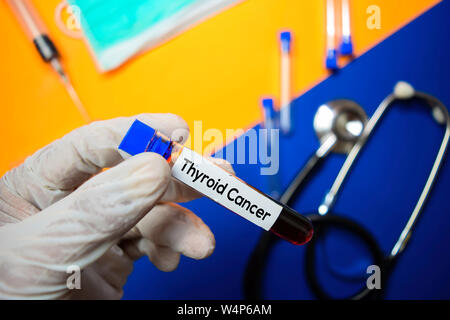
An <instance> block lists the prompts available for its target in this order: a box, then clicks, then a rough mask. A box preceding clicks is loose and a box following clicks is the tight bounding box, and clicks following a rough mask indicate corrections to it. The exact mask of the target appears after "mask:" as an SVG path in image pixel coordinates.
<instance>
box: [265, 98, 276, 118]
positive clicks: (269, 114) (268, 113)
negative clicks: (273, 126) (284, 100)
mask: <svg viewBox="0 0 450 320" xmlns="http://www.w3.org/2000/svg"><path fill="white" fill-rule="evenodd" d="M262 106H263V109H264V115H265V117H266V118H268V119H271V120H273V119H274V117H275V109H274V104H273V99H272V98H264V99H263V100H262Z"/></svg>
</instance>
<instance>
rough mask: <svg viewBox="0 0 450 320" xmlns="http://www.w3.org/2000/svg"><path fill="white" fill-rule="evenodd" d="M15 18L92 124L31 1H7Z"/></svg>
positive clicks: (85, 118) (79, 109)
mask: <svg viewBox="0 0 450 320" xmlns="http://www.w3.org/2000/svg"><path fill="white" fill-rule="evenodd" d="M7 3H8V4H9V6H10V7H11V9H12V11H13V12H14V14H15V16H16V17H17V19H18V20H19V22H20V24H21V26H22V28H23V30H24V31H25V33H26V35H27V36H28V38H29V39H30V40H31V41H32V42H33V43H34V46H35V47H36V49H37V50H38V52H39V54H40V56H41V58H42V59H43V60H44V61H45V62H46V63H49V64H50V65H51V66H52V68H53V70H55V71H56V73H57V74H58V75H59V76H60V78H61V80H62V82H63V83H64V86H65V87H66V90H67V92H68V94H69V96H70V98H71V99H72V101H73V102H74V104H75V106H76V107H77V109H78V111H79V112H80V114H81V116H82V117H83V119H84V120H85V121H86V122H91V118H90V116H89V114H88V113H87V111H86V109H85V108H84V106H83V104H82V103H81V100H80V98H79V97H78V95H77V93H76V91H75V89H74V88H73V86H72V83H71V82H70V80H69V77H68V76H67V74H66V73H65V71H64V69H63V67H62V65H61V62H60V60H59V58H60V54H59V52H58V50H57V49H56V47H55V44H54V43H53V41H52V40H51V39H50V38H49V36H48V32H47V30H46V28H45V25H44V23H43V22H42V20H41V19H40V17H39V15H38V14H37V12H36V10H35V9H34V7H33V6H32V4H31V2H30V0H7Z"/></svg>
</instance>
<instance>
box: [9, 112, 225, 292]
mask: <svg viewBox="0 0 450 320" xmlns="http://www.w3.org/2000/svg"><path fill="white" fill-rule="evenodd" d="M138 119H139V120H141V121H143V122H145V123H147V124H149V125H150V126H152V127H153V128H155V129H157V130H158V131H160V132H162V133H164V134H165V135H167V136H170V137H172V138H173V139H174V140H176V141H183V140H185V139H186V138H187V134H188V127H187V125H186V123H185V122H184V121H183V120H182V119H180V118H179V117H177V116H174V115H170V114H144V115H140V116H138ZM134 120H135V117H132V118H117V119H114V120H109V121H101V122H95V123H92V124H90V125H87V126H84V127H81V128H79V129H77V130H75V131H73V132H71V133H69V134H68V135H66V136H65V137H63V138H62V139H60V140H57V141H55V142H53V143H52V144H50V145H48V146H47V147H45V148H43V149H41V150H40V151H38V152H37V153H36V154H34V155H33V156H31V157H29V158H28V159H27V160H26V161H25V162H24V164H22V165H21V166H19V167H17V168H15V169H13V170H11V171H10V172H8V173H6V174H5V176H3V178H2V179H1V180H0V297H1V298H7V299H15V298H18V299H21V298H25V299H51V298H77V299H80V298H83V299H88V298H91V299H94V298H99V299H119V298H121V296H122V294H123V292H122V287H123V285H124V284H125V283H126V279H127V277H128V275H129V274H130V273H131V271H132V269H133V261H134V260H136V259H138V258H140V257H141V256H143V255H147V256H148V257H149V258H150V260H151V261H152V263H153V264H154V265H155V266H156V267H157V268H159V269H160V270H163V271H171V270H174V269H175V268H176V267H177V265H178V263H179V259H180V254H183V255H185V256H187V257H190V258H193V259H203V258H206V257H208V256H209V255H210V254H211V253H212V252H213V250H214V247H215V240H214V236H213V234H212V233H211V231H210V229H209V228H208V227H207V226H206V225H205V224H204V223H203V221H202V220H201V219H200V218H198V217H197V216H196V215H195V214H194V213H192V212H191V211H189V210H187V209H185V208H182V207H181V206H178V205H176V204H174V203H172V202H183V201H189V200H192V199H194V198H196V197H198V196H199V195H198V194H197V193H195V192H194V191H192V190H191V189H189V188H187V187H185V186H183V185H182V184H180V183H178V182H176V181H175V180H172V179H171V178H170V177H171V174H170V168H169V165H168V164H167V162H166V161H165V160H164V159H163V158H162V157H161V156H159V155H157V154H153V153H145V154H141V155H137V156H135V157H132V158H130V159H128V160H126V161H123V159H122V157H121V156H120V154H119V152H118V150H117V147H118V145H119V143H120V141H121V140H122V138H123V136H124V135H125V133H126V132H127V130H128V128H129V127H130V126H131V124H132V123H133V121H134ZM219 165H221V166H222V167H223V168H225V169H226V170H229V171H230V172H232V169H231V166H230V165H229V164H228V163H225V162H224V161H221V162H220V164H219ZM103 168H111V169H109V170H106V171H103V172H102V169H103ZM74 266H75V268H77V267H78V268H80V269H81V270H82V272H81V290H70V289H69V288H68V286H67V280H68V278H69V277H70V276H71V275H72V272H73V271H74V270H76V269H72V268H73V267H74ZM68 272H70V273H68ZM75 284H76V282H75Z"/></svg>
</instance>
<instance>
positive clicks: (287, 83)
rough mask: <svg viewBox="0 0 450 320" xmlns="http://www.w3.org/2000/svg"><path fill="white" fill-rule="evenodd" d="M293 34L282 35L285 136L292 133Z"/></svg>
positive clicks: (283, 130)
mask: <svg viewBox="0 0 450 320" xmlns="http://www.w3.org/2000/svg"><path fill="white" fill-rule="evenodd" d="M291 40H292V39H291V32H289V31H285V32H281V33H280V47H281V77H280V78H281V83H280V88H281V109H280V128H281V131H282V132H283V134H289V133H290V131H291Z"/></svg>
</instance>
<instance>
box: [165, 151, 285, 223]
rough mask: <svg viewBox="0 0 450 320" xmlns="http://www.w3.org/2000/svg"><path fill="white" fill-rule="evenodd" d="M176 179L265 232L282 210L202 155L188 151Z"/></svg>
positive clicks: (182, 156) (176, 168)
mask: <svg viewBox="0 0 450 320" xmlns="http://www.w3.org/2000/svg"><path fill="white" fill-rule="evenodd" d="M172 176H173V177H175V178H177V179H178V180H180V181H182V182H184V183H185V184H187V185H188V186H190V187H191V188H193V189H195V190H197V191H198V192H200V193H202V194H204V195H205V196H207V197H208V198H210V199H212V200H214V201H215V202H217V203H219V204H221V205H222V206H224V207H225V208H227V209H229V210H231V211H233V212H235V213H237V214H238V215H240V216H242V217H243V218H245V219H247V220H250V221H251V222H253V223H254V224H256V225H258V226H260V227H261V228H263V229H265V230H270V228H272V226H273V224H274V223H275V221H276V220H277V219H278V216H279V215H280V212H281V210H282V207H281V206H280V205H279V204H278V203H276V202H274V201H273V200H272V199H270V198H268V197H266V196H265V195H263V194H261V193H260V192H258V191H256V190H255V189H253V188H252V187H250V186H248V185H247V184H245V183H244V182H242V181H241V180H239V179H238V178H236V177H235V176H234V175H232V174H229V173H228V172H226V171H225V170H223V169H222V168H220V167H218V166H217V165H215V164H214V163H212V162H211V161H209V160H207V159H205V158H204V157H202V156H201V155H199V154H198V153H196V152H194V151H192V150H190V149H188V148H184V149H183V151H182V152H181V154H180V155H179V157H178V159H177V161H176V162H175V164H174V166H173V167H172Z"/></svg>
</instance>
